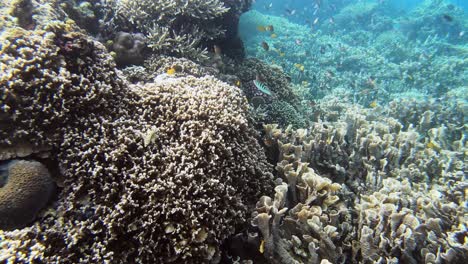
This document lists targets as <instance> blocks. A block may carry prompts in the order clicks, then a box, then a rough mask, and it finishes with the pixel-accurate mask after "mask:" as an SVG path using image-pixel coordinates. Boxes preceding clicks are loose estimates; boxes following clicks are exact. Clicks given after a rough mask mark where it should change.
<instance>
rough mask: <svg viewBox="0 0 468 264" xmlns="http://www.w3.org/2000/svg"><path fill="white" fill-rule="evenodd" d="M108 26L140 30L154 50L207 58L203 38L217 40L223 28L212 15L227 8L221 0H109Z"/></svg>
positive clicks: (137, 31)
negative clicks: (215, 21)
mask: <svg viewBox="0 0 468 264" xmlns="http://www.w3.org/2000/svg"><path fill="white" fill-rule="evenodd" d="M108 6H109V12H110V13H111V14H113V15H111V16H110V17H109V20H108V21H107V22H106V23H107V26H108V27H112V28H113V30H115V28H117V29H119V30H123V31H129V32H135V33H143V34H144V35H145V36H146V37H147V39H148V46H149V47H150V48H151V49H152V50H153V51H154V52H155V53H157V54H166V55H178V56H182V57H186V58H191V59H195V60H198V61H203V60H206V59H207V51H206V46H204V45H203V44H202V42H203V41H211V40H219V39H222V38H223V37H224V32H225V29H223V28H222V26H221V25H219V24H217V23H213V22H214V20H215V19H218V18H220V17H222V16H223V15H224V14H226V13H227V12H228V11H229V8H227V7H226V6H225V5H224V3H223V2H222V1H218V0H209V1H202V0H197V1H185V0H184V1H147V0H137V1H127V0H115V1H109V2H108Z"/></svg>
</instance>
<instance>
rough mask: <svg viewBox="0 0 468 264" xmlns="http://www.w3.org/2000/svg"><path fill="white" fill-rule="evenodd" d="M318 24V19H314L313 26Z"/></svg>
mask: <svg viewBox="0 0 468 264" xmlns="http://www.w3.org/2000/svg"><path fill="white" fill-rule="evenodd" d="M318 22H319V18H318V17H317V18H315V19H314V23H313V24H314V25H315V24H317V23H318Z"/></svg>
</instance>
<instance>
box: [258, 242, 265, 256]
mask: <svg viewBox="0 0 468 264" xmlns="http://www.w3.org/2000/svg"><path fill="white" fill-rule="evenodd" d="M258 251H260V253H261V254H263V252H265V240H263V239H262V241H261V242H260V247H259V248H258Z"/></svg>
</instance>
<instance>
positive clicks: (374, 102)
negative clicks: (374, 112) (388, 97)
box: [369, 101, 378, 108]
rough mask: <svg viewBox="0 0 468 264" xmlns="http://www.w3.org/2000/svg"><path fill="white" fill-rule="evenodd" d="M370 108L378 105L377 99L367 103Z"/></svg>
mask: <svg viewBox="0 0 468 264" xmlns="http://www.w3.org/2000/svg"><path fill="white" fill-rule="evenodd" d="M369 106H370V107H371V108H376V107H377V106H378V104H377V101H373V102H372V103H370V104H369Z"/></svg>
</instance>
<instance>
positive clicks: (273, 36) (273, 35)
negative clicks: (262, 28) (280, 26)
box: [270, 33, 278, 38]
mask: <svg viewBox="0 0 468 264" xmlns="http://www.w3.org/2000/svg"><path fill="white" fill-rule="evenodd" d="M270 37H271V38H277V37H278V35H276V34H275V33H273V34H271V35H270Z"/></svg>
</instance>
